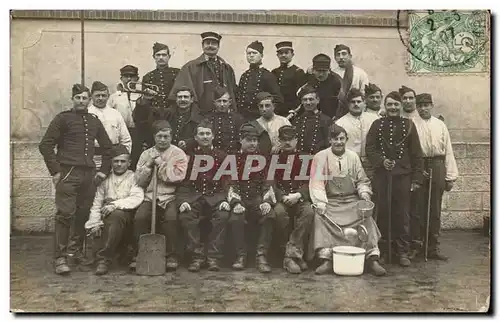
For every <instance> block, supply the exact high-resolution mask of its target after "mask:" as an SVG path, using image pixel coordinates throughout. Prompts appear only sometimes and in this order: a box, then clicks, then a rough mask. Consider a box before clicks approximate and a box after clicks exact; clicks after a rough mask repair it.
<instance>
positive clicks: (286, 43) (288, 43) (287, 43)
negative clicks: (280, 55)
mask: <svg viewBox="0 0 500 322" xmlns="http://www.w3.org/2000/svg"><path fill="white" fill-rule="evenodd" d="M282 49H292V50H293V46H292V42H291V41H280V42H279V43H277V44H276V51H280V50H282Z"/></svg>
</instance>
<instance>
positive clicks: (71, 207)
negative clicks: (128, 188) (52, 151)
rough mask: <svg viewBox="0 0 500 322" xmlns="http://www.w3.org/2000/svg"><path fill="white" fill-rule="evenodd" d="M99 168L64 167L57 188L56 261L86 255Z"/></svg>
mask: <svg viewBox="0 0 500 322" xmlns="http://www.w3.org/2000/svg"><path fill="white" fill-rule="evenodd" d="M94 176H95V169H94V168H87V167H76V166H75V167H72V166H66V165H61V180H60V181H59V182H58V183H57V185H56V198H55V199H56V208H57V212H56V216H55V229H54V230H55V233H54V258H59V257H65V256H67V255H68V254H71V255H77V254H81V253H82V248H83V241H84V238H85V223H86V222H87V220H88V218H89V213H90V208H91V206H92V203H93V201H94V196H95V192H96V187H95V185H94V182H93V181H94Z"/></svg>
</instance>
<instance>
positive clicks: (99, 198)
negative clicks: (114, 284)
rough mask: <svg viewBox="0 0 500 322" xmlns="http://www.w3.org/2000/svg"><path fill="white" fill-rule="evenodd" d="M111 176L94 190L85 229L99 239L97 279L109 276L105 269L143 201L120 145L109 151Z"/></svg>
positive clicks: (127, 158)
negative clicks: (99, 276)
mask: <svg viewBox="0 0 500 322" xmlns="http://www.w3.org/2000/svg"><path fill="white" fill-rule="evenodd" d="M111 157H112V160H111V162H112V169H113V171H112V173H111V174H110V175H109V176H108V177H107V178H106V180H104V182H103V183H102V184H101V185H100V186H99V187H98V188H97V193H96V195H95V198H94V203H93V205H92V208H91V209H90V215H89V220H88V221H87V222H86V223H85V228H86V229H88V230H90V235H94V236H101V235H102V238H101V240H100V241H101V245H100V249H99V250H98V251H97V254H96V257H97V268H96V271H95V273H96V275H104V274H106V273H108V268H109V265H110V264H111V262H112V261H113V259H114V257H115V256H116V255H117V251H118V247H119V245H120V242H121V241H122V239H123V238H126V237H127V236H125V234H126V233H127V231H128V230H129V229H128V228H129V227H130V226H131V225H132V219H133V218H134V213H135V209H136V208H137V207H139V205H140V204H141V202H142V200H143V199H144V191H143V190H142V188H141V187H139V186H138V185H137V184H136V182H135V178H134V172H132V171H131V170H128V167H129V165H130V151H129V150H127V148H126V147H125V146H123V145H115V146H114V147H113V148H112V149H111Z"/></svg>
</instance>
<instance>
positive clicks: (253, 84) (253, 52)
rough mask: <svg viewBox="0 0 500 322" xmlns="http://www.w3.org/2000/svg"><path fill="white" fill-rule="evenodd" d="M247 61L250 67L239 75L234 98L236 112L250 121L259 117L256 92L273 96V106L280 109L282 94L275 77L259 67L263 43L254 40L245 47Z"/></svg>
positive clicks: (262, 55) (262, 53)
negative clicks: (236, 105)
mask: <svg viewBox="0 0 500 322" xmlns="http://www.w3.org/2000/svg"><path fill="white" fill-rule="evenodd" d="M246 57H247V62H248V63H249V64H250V67H249V68H248V69H247V70H246V71H245V72H244V73H243V74H242V75H241V78H240V83H239V85H238V92H237V94H236V99H237V102H238V112H239V113H240V114H241V115H242V116H243V118H244V119H245V121H252V120H255V119H256V118H258V117H259V114H260V113H259V108H258V103H259V102H258V101H257V94H259V93H260V92H268V93H270V94H271V95H272V96H273V99H274V102H275V107H276V108H277V109H278V110H280V109H281V104H283V96H282V95H281V91H280V87H279V85H278V82H277V80H276V77H275V76H274V75H273V74H272V73H271V72H270V71H269V70H267V69H266V68H264V67H261V65H262V58H263V57H264V45H263V44H262V43H261V42H260V41H257V40H256V41H254V42H252V43H251V44H250V45H248V47H247V49H246Z"/></svg>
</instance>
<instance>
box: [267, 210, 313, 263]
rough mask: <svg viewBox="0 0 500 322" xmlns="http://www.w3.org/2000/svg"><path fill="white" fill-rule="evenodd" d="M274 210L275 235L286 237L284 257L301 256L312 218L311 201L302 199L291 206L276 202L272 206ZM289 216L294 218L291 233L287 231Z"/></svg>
mask: <svg viewBox="0 0 500 322" xmlns="http://www.w3.org/2000/svg"><path fill="white" fill-rule="evenodd" d="M274 212H275V213H276V224H277V225H276V226H277V235H278V236H282V237H283V236H285V237H286V239H287V241H285V242H286V248H285V257H290V258H303V256H304V248H305V243H306V240H307V238H308V237H309V234H310V233H311V227H312V223H313V219H314V211H313V209H312V207H311V203H310V202H309V201H303V202H298V203H296V204H295V205H292V206H287V205H285V204H282V203H277V204H276V205H275V206H274ZM290 217H292V218H295V225H294V227H293V230H292V231H291V233H289V232H290V228H291V226H292V222H291V221H290ZM288 236H290V237H288Z"/></svg>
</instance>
